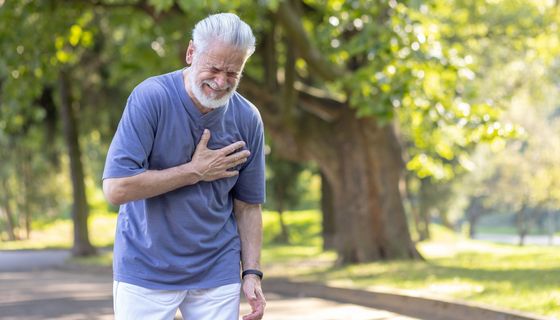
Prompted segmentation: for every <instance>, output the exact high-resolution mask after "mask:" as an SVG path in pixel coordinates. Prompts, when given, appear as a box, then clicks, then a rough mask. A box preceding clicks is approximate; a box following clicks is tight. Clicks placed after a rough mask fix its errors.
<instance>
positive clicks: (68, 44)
mask: <svg viewBox="0 0 560 320" xmlns="http://www.w3.org/2000/svg"><path fill="white" fill-rule="evenodd" d="M0 6H3V8H1V9H2V11H1V20H2V24H1V25H0V34H2V36H3V40H4V41H3V42H2V47H3V51H6V52H7V54H6V55H5V56H4V57H3V59H2V61H1V64H0V79H1V81H2V83H3V88H2V93H3V94H2V107H3V109H7V110H9V112H7V113H6V114H3V115H2V120H3V122H4V124H5V126H4V130H5V131H12V132H14V133H18V134H21V135H23V136H26V135H28V133H29V131H30V128H33V127H36V126H39V124H38V123H37V122H40V121H41V120H43V119H45V117H46V116H48V115H50V114H49V113H45V112H41V110H50V109H52V106H56V104H57V103H56V102H58V105H59V106H58V107H59V110H60V115H61V118H62V119H63V124H64V136H65V141H66V144H67V149H68V156H69V159H70V173H71V177H72V182H73V190H74V205H73V210H72V217H73V220H74V245H73V250H72V253H73V254H74V255H80V256H85V255H91V254H94V253H95V249H94V247H93V246H92V245H91V243H90V242H89V236H88V230H87V215H88V210H87V208H88V206H87V199H86V196H85V187H84V174H83V165H82V159H81V151H80V146H79V141H78V131H77V129H76V121H75V118H74V114H73V112H74V111H73V108H74V106H75V104H74V102H75V101H74V100H73V99H72V93H71V90H72V88H71V86H70V77H71V76H70V75H69V72H70V71H71V66H72V65H74V64H78V63H79V62H80V59H81V56H82V54H83V52H84V51H85V50H86V49H87V48H88V47H89V46H90V45H91V36H92V34H91V32H88V31H87V30H84V28H83V27H84V26H85V25H87V24H88V23H89V20H88V17H87V16H88V14H87V12H80V10H79V8H65V9H61V8H56V7H55V6H53V4H52V3H47V2H42V3H37V2H32V1H22V2H17V3H15V2H9V3H3V2H2V3H1V4H0ZM55 9H57V10H56V11H55ZM16 22H17V23H16ZM69 22H71V23H74V24H70V23H69ZM14 25H18V26H19V27H20V29H19V30H18V32H21V36H19V35H16V34H15V33H14V32H13V31H12V29H13V26H14ZM36 30H41V31H42V32H44V33H45V34H46V35H48V36H47V37H45V36H44V34H41V33H38V32H37V31H36ZM13 48H16V50H15V51H14V50H13ZM24 53H25V54H24ZM53 88H56V89H53ZM54 91H58V92H59V99H58V100H56V98H55V96H54V94H53V92H54ZM37 104H39V106H37ZM41 104H42V105H41ZM47 120H48V118H47ZM48 124H52V122H50V121H47V125H48ZM6 129H8V130H6ZM48 129H49V127H48V126H47V130H48ZM44 153H45V154H48V152H44ZM23 173H24V176H23V177H24V180H23V182H24V183H25V184H24V186H25V185H28V184H29V181H26V179H25V178H26V177H27V178H28V177H29V170H23ZM27 180H28V179H27ZM30 200H31V197H26V198H25V199H23V203H24V204H25V207H26V211H27V212H29V206H28V205H27V203H28V201H30ZM29 220H30V219H27V221H28V222H27V223H29V222H30V221H29Z"/></svg>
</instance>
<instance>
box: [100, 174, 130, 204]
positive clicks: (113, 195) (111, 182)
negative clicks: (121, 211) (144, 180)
mask: <svg viewBox="0 0 560 320" xmlns="http://www.w3.org/2000/svg"><path fill="white" fill-rule="evenodd" d="M124 190H125V188H124V187H123V186H122V183H120V182H119V181H118V180H117V179H105V180H103V194H104V195H105V199H106V200H107V201H108V202H109V203H110V204H112V205H114V206H120V205H121V204H125V203H126V202H128V201H127V200H126V193H125V191H124Z"/></svg>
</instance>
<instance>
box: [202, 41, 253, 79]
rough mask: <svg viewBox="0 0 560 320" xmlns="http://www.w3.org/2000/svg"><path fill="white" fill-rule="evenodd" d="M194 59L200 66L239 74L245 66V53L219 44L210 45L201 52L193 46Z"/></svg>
mask: <svg viewBox="0 0 560 320" xmlns="http://www.w3.org/2000/svg"><path fill="white" fill-rule="evenodd" d="M194 58H195V60H196V61H197V62H198V63H199V64H200V65H201V66H206V67H215V68H219V69H227V70H231V71H237V72H239V71H241V70H242V69H243V66H244V65H245V61H246V60H247V52H246V50H242V49H239V48H236V47H234V46H231V45H228V44H224V43H220V42H214V43H210V44H209V45H208V46H207V47H205V48H204V49H203V50H198V48H197V47H196V44H195V52H194Z"/></svg>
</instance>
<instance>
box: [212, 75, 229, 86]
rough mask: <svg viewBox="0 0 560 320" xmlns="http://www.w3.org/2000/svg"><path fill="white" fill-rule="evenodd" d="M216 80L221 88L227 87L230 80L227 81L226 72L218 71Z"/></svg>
mask: <svg viewBox="0 0 560 320" xmlns="http://www.w3.org/2000/svg"><path fill="white" fill-rule="evenodd" d="M214 82H216V84H217V85H218V88H219V89H224V88H226V87H227V85H228V82H227V75H226V74H225V73H218V74H217V75H216V76H215V77H214Z"/></svg>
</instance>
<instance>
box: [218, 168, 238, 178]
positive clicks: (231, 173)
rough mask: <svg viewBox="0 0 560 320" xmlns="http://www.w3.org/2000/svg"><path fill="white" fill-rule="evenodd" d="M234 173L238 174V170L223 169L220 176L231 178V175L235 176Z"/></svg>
mask: <svg viewBox="0 0 560 320" xmlns="http://www.w3.org/2000/svg"><path fill="white" fill-rule="evenodd" d="M236 175H239V171H237V170H232V171H224V174H223V175H222V178H231V177H235V176H236Z"/></svg>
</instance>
